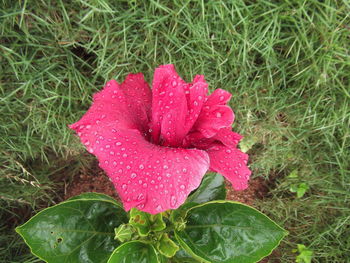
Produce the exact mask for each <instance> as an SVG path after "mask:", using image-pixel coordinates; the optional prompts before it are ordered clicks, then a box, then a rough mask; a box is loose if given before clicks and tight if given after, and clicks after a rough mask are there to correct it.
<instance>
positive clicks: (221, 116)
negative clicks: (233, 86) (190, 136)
mask: <svg viewBox="0 0 350 263" xmlns="http://www.w3.org/2000/svg"><path fill="white" fill-rule="evenodd" d="M230 98H231V94H230V93H229V92H227V91H224V90H222V89H217V90H215V91H214V92H213V93H212V94H211V95H210V96H209V97H208V99H207V101H206V102H205V103H204V105H203V108H202V111H201V113H200V115H199V117H198V119H197V121H196V123H195V124H194V126H193V129H192V131H199V132H201V133H202V134H203V135H204V136H205V137H207V138H210V137H213V136H214V135H215V134H217V133H218V132H219V130H221V129H223V128H231V126H232V123H233V121H234V117H235V116H234V113H233V111H232V109H231V108H230V107H229V106H227V105H226V103H227V102H228V101H229V99H230Z"/></svg>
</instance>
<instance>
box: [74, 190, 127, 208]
mask: <svg viewBox="0 0 350 263" xmlns="http://www.w3.org/2000/svg"><path fill="white" fill-rule="evenodd" d="M72 200H102V201H110V202H112V203H114V204H116V205H118V206H120V207H122V205H121V204H120V203H119V202H118V201H117V200H116V199H114V198H113V197H111V196H109V195H105V194H100V193H95V192H88V193H82V194H80V195H76V196H72V197H71V198H69V199H68V200H67V201H72Z"/></svg>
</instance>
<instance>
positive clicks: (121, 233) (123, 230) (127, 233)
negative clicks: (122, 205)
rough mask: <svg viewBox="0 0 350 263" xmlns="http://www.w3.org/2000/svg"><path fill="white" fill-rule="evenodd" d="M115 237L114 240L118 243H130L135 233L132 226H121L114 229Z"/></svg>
mask: <svg viewBox="0 0 350 263" xmlns="http://www.w3.org/2000/svg"><path fill="white" fill-rule="evenodd" d="M114 233H115V237H114V239H116V240H119V241H120V242H122V243H123V242H126V241H130V240H131V239H132V236H133V235H134V234H135V233H136V230H135V228H134V227H133V226H131V225H129V224H121V225H119V226H118V227H117V228H115V229H114Z"/></svg>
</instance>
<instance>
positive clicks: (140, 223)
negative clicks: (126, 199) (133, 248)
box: [129, 208, 151, 237]
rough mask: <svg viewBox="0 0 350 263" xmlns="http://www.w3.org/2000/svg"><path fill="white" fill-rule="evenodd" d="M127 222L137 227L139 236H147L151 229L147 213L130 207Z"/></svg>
mask: <svg viewBox="0 0 350 263" xmlns="http://www.w3.org/2000/svg"><path fill="white" fill-rule="evenodd" d="M129 224H130V225H132V226H133V227H135V228H136V229H137V232H138V233H139V235H140V236H143V237H144V236H147V235H148V234H149V232H150V231H151V222H150V220H149V214H147V213H145V212H142V211H140V210H137V209H136V208H131V210H130V220H129Z"/></svg>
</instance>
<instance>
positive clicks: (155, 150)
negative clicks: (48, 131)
mask: <svg viewBox="0 0 350 263" xmlns="http://www.w3.org/2000/svg"><path fill="white" fill-rule="evenodd" d="M115 126H117V124H116V123H110V124H107V125H106V126H105V125H103V126H100V127H98V129H97V130H96V131H94V132H92V133H91V134H93V136H90V137H84V138H82V141H83V143H86V142H88V144H89V145H88V146H87V148H88V149H89V151H90V152H91V153H93V154H94V155H96V156H97V158H98V160H99V163H100V166H101V167H102V168H103V169H104V170H105V171H106V172H107V174H108V176H109V177H110V179H111V180H112V182H113V184H114V185H115V187H116V189H117V191H118V193H119V196H120V198H121V199H122V201H123V204H124V208H125V210H127V211H128V210H130V209H131V208H132V207H137V208H138V209H139V210H142V211H145V212H148V213H151V214H156V213H160V212H163V211H165V210H168V209H176V208H178V207H179V206H180V205H181V204H183V203H184V202H185V200H186V198H187V196H188V195H189V194H190V192H191V191H192V190H194V189H196V188H197V187H198V186H199V184H200V182H201V180H202V178H203V176H204V174H205V172H206V171H207V170H208V168H209V157H208V155H207V153H206V152H205V151H202V150H196V149H177V148H169V147H162V146H157V145H154V144H152V143H150V142H148V141H146V140H145V138H144V137H143V136H142V135H141V134H140V132H139V131H137V130H117V129H115ZM101 138H104V139H103V140H101Z"/></svg>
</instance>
